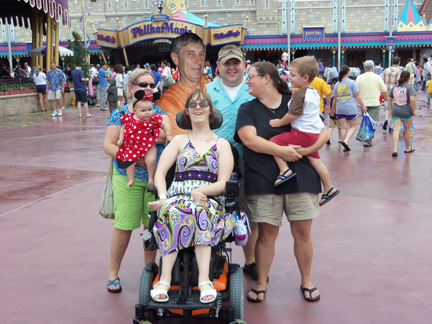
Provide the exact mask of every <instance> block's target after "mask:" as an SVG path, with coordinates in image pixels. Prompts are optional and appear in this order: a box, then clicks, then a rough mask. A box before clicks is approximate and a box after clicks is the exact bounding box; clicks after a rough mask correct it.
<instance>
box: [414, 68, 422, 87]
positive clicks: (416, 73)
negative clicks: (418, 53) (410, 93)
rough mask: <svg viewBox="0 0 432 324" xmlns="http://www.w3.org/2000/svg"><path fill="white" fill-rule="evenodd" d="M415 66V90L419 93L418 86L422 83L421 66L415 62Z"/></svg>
mask: <svg viewBox="0 0 432 324" xmlns="http://www.w3.org/2000/svg"><path fill="white" fill-rule="evenodd" d="M414 64H415V67H416V70H415V74H414V89H415V90H416V91H418V84H419V82H420V81H421V74H420V65H419V63H418V62H415V63H414Z"/></svg>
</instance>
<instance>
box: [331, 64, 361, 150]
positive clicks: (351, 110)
mask: <svg viewBox="0 0 432 324" xmlns="http://www.w3.org/2000/svg"><path fill="white" fill-rule="evenodd" d="M349 73H350V69H349V67H348V66H347V65H344V66H342V68H341V70H340V71H339V82H338V83H336V85H335V86H334V89H333V98H334V99H333V106H332V109H331V111H330V115H332V116H334V115H336V117H337V118H338V119H339V122H340V125H341V127H342V129H341V137H342V138H343V140H342V141H340V142H339V143H340V144H341V145H342V146H343V148H344V150H343V151H344V152H348V151H351V148H350V147H349V146H348V142H349V140H350V139H351V137H352V136H353V135H354V132H355V131H356V127H357V117H358V108H357V102H358V103H359V104H360V106H361V107H362V111H363V112H367V108H366V106H365V105H364V104H363V101H362V99H361V98H360V89H359V86H358V85H357V83H356V82H355V81H353V80H351V79H349V78H348V76H349ZM356 101H357V102H356ZM348 126H349V128H348Z"/></svg>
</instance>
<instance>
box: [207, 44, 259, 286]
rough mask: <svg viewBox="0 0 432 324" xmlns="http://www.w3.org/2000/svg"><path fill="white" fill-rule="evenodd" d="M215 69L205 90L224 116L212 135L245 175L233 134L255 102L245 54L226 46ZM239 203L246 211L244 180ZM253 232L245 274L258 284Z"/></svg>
mask: <svg viewBox="0 0 432 324" xmlns="http://www.w3.org/2000/svg"><path fill="white" fill-rule="evenodd" d="M216 66H217V68H218V70H219V77H218V78H215V80H214V81H213V82H211V83H209V84H208V85H207V86H206V87H207V93H208V94H209V95H210V98H211V99H212V101H213V103H214V106H215V108H216V109H217V110H219V111H220V112H221V113H222V116H223V120H224V122H223V124H222V126H221V127H220V128H218V129H215V130H214V131H213V132H214V133H215V134H216V135H218V136H219V137H221V138H224V139H226V140H227V141H229V142H230V143H231V145H232V146H234V147H235V148H236V149H237V151H238V153H239V161H238V167H239V169H240V172H241V173H242V174H244V160H243V145H242V144H240V143H237V142H236V141H235V140H234V130H235V125H236V120H237V113H238V110H239V108H240V106H241V105H242V104H244V103H246V102H249V101H251V100H253V99H255V97H253V96H252V95H250V94H249V88H248V86H247V84H246V77H245V68H246V63H245V62H244V59H243V53H242V51H241V50H240V48H239V47H238V46H235V45H231V44H229V45H225V46H224V47H222V48H221V49H220V51H219V54H218V60H217V62H216ZM238 200H239V204H240V209H241V210H246V197H245V194H244V183H243V180H241V186H240V195H239V199H238ZM251 230H252V235H250V236H249V238H248V243H247V244H246V246H244V247H243V253H244V257H245V265H244V267H243V273H244V274H246V275H248V276H250V277H251V278H252V279H253V280H255V281H256V280H257V279H258V274H257V268H256V263H255V243H256V239H257V237H258V225H257V224H256V223H251Z"/></svg>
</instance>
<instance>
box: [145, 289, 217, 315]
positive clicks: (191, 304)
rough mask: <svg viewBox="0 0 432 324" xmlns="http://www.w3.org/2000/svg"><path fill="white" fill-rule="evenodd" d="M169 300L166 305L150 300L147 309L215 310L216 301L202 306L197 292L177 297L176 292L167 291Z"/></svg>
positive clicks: (177, 293)
mask: <svg viewBox="0 0 432 324" xmlns="http://www.w3.org/2000/svg"><path fill="white" fill-rule="evenodd" d="M168 295H169V300H168V301H167V302H166V303H158V302H155V301H154V300H150V302H149V305H148V309H149V308H150V309H160V308H162V309H186V310H194V309H205V308H215V307H216V300H217V298H216V299H215V301H214V302H212V303H208V304H203V303H201V302H200V292H199V290H193V291H192V293H191V294H190V295H188V294H183V295H180V296H179V292H178V291H173V290H170V291H168Z"/></svg>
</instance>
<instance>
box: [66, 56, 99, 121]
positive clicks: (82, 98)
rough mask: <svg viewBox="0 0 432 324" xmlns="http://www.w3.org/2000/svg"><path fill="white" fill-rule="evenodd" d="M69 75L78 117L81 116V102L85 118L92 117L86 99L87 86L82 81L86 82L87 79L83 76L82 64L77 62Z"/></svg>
mask: <svg viewBox="0 0 432 324" xmlns="http://www.w3.org/2000/svg"><path fill="white" fill-rule="evenodd" d="M71 77H72V80H73V83H74V90H75V97H76V98H75V99H76V100H75V101H76V103H77V106H78V113H79V118H82V114H81V103H84V109H85V111H86V118H91V117H94V115H92V114H90V112H89V107H88V101H87V86H86V84H85V83H84V82H88V81H89V79H88V78H85V77H84V72H83V70H82V65H81V64H77V65H76V68H75V70H73V71H71Z"/></svg>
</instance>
